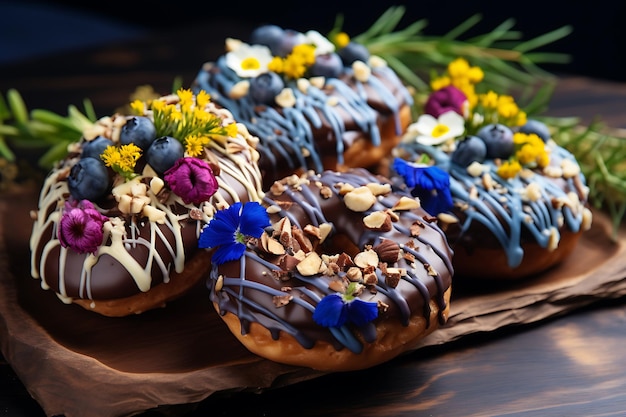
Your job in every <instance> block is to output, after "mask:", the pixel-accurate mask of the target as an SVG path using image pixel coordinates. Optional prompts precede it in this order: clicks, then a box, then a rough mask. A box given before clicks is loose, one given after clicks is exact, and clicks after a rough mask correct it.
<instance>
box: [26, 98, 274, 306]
mask: <svg viewBox="0 0 626 417" xmlns="http://www.w3.org/2000/svg"><path fill="white" fill-rule="evenodd" d="M208 107H209V109H210V111H211V112H213V113H214V114H216V115H219V117H221V118H222V119H223V120H224V124H228V123H232V115H231V114H230V113H229V112H228V111H226V110H224V109H222V108H219V107H218V106H215V105H214V104H213V103H209V105H208ZM115 117H123V116H121V115H116V116H115ZM103 120H104V119H103ZM114 136H115V135H112V138H114ZM84 140H85V139H81V141H80V142H79V143H77V144H76V146H74V148H73V152H72V153H71V155H70V156H68V158H66V159H65V160H63V161H61V162H60V163H59V164H58V165H57V167H56V168H55V169H53V170H52V172H50V174H49V176H48V177H47V178H46V180H45V182H44V185H43V187H42V190H41V193H40V197H39V204H38V211H37V217H36V219H35V221H34V224H33V231H32V235H31V242H30V247H31V254H32V256H31V275H32V276H33V277H34V278H39V279H41V286H42V287H43V288H44V289H51V290H52V291H54V292H55V293H57V295H58V296H59V298H60V299H61V300H62V301H64V302H67V303H69V302H71V301H72V300H73V299H75V298H80V299H87V300H111V299H120V298H126V297H129V296H132V295H135V294H138V293H141V292H147V291H149V290H150V289H151V288H154V287H155V286H156V285H158V284H161V283H168V282H169V281H170V275H171V274H172V273H174V272H176V273H182V272H183V271H184V269H185V263H186V262H187V260H189V259H191V258H192V257H193V256H195V255H196V254H199V255H200V256H201V254H202V252H201V251H204V250H203V249H202V250H201V249H199V248H198V243H197V242H198V237H199V234H200V231H201V229H202V227H203V226H204V225H205V224H206V223H207V222H208V221H209V220H210V219H211V218H212V216H213V214H214V213H215V211H216V210H218V209H220V208H223V207H226V206H228V205H230V204H231V203H233V202H234V201H250V200H254V201H259V200H260V199H261V198H262V195H263V193H262V191H261V176H260V172H259V171H258V168H257V166H256V164H255V163H254V161H255V160H256V159H257V155H256V153H255V152H254V150H253V148H252V147H251V144H250V143H249V141H254V138H252V137H251V136H249V134H248V133H247V132H245V131H242V132H240V133H239V134H238V135H237V136H236V137H228V138H226V139H225V143H224V144H221V143H219V142H218V141H212V142H211V143H210V144H209V145H208V146H207V148H206V154H205V158H206V159H207V160H208V161H210V162H211V163H214V164H216V165H215V166H216V167H218V170H219V174H218V175H217V180H218V183H219V186H220V188H219V190H218V191H217V193H216V194H214V195H213V196H212V197H211V198H210V199H209V200H207V201H205V202H202V203H200V204H198V205H195V204H185V203H184V202H183V201H182V199H181V198H180V197H179V196H177V195H175V194H174V193H172V192H170V191H169V190H167V188H165V189H162V190H160V191H158V192H157V191H154V192H153V191H152V190H151V189H150V188H148V192H147V196H148V197H149V199H150V203H149V204H150V205H152V206H154V207H155V208H156V209H159V210H161V211H163V212H165V214H166V216H165V222H164V223H163V224H160V223H158V222H156V221H152V220H151V219H150V218H148V217H146V216H145V215H130V214H123V213H121V212H120V210H119V209H118V208H117V205H116V204H115V200H114V199H113V197H112V195H108V196H106V197H105V198H103V199H102V200H101V201H95V202H93V203H94V204H95V205H96V207H97V209H98V210H99V211H100V212H101V213H102V214H104V215H106V216H107V217H108V218H109V220H110V222H107V223H105V227H104V230H105V237H104V239H103V242H102V244H101V246H100V247H99V248H98V250H97V251H96V253H94V254H84V253H77V252H75V251H74V250H72V249H71V248H64V247H62V246H61V243H60V241H59V239H58V237H57V227H58V221H59V219H60V216H61V212H62V209H63V206H64V204H65V203H66V202H67V201H68V200H69V198H70V197H69V189H68V186H67V174H68V172H69V170H70V168H71V167H72V166H73V165H74V164H75V163H76V162H77V161H78V159H79V155H80V151H81V148H82V145H83V143H84ZM138 165H140V164H138ZM156 176H157V175H156V174H155V173H154V172H153V171H151V170H150V169H146V170H144V171H143V172H142V173H141V175H140V176H139V177H138V178H137V179H136V180H137V181H141V182H144V183H149V182H150V180H151V179H152V178H154V177H156ZM206 256H210V255H209V254H208V253H207V254H206Z"/></svg>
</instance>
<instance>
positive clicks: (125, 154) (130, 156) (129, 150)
mask: <svg viewBox="0 0 626 417" xmlns="http://www.w3.org/2000/svg"><path fill="white" fill-rule="evenodd" d="M140 157H141V148H139V147H138V146H137V145H135V144H134V143H129V144H128V145H123V146H119V147H117V146H107V147H106V148H105V149H104V151H103V152H102V156H101V158H102V160H103V161H104V164H105V165H106V166H108V167H111V168H112V169H113V171H115V172H117V173H118V174H120V175H122V176H123V177H124V178H126V179H127V180H128V179H131V178H133V177H134V176H136V174H135V171H134V170H135V164H136V163H137V160H138V159H139V158H140Z"/></svg>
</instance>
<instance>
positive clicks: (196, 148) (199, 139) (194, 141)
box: [185, 135, 210, 156]
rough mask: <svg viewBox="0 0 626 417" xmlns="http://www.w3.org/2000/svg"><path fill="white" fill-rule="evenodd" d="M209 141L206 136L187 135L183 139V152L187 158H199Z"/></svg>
mask: <svg viewBox="0 0 626 417" xmlns="http://www.w3.org/2000/svg"><path fill="white" fill-rule="evenodd" d="M209 141H210V139H209V138H208V137H206V136H196V135H189V136H187V139H185V152H186V153H187V154H188V155H189V156H199V155H201V154H202V153H203V152H204V146H205V145H207V144H208V143H209Z"/></svg>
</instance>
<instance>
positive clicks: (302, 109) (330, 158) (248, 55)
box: [191, 25, 413, 189]
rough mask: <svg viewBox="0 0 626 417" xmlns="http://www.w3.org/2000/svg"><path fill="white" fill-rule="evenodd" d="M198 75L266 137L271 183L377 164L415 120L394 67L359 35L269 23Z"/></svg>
mask: <svg viewBox="0 0 626 417" xmlns="http://www.w3.org/2000/svg"><path fill="white" fill-rule="evenodd" d="M226 51H227V52H226V53H225V54H223V55H222V56H220V57H218V58H217V59H216V60H215V61H209V62H206V63H205V64H204V65H203V66H202V67H201V69H200V70H199V72H198V74H197V75H196V77H195V79H194V80H193V82H192V87H191V88H192V90H193V91H200V90H203V91H206V92H208V93H209V94H210V95H211V97H212V100H214V101H215V102H217V103H219V104H220V105H222V106H224V107H226V108H228V109H229V110H230V111H231V112H232V113H233V115H234V116H235V118H236V119H237V120H238V121H240V122H241V123H244V124H245V125H246V126H247V128H248V130H249V131H250V132H251V133H252V134H253V135H254V136H257V137H258V138H259V144H258V146H257V150H258V151H259V153H260V158H259V168H260V170H261V173H262V175H263V178H264V189H267V188H269V187H270V186H271V185H272V183H273V182H274V181H275V180H277V179H280V178H284V177H286V176H289V175H291V174H293V173H296V174H303V173H306V172H307V171H308V170H313V171H315V172H322V171H323V170H327V169H328V170H335V171H341V170H344V169H346V168H350V167H361V168H368V169H371V170H372V171H375V170H376V169H377V166H378V165H379V164H380V163H384V162H385V157H387V156H388V155H389V154H390V152H391V149H393V147H394V146H395V145H397V144H398V143H399V141H400V138H401V135H402V133H403V132H404V130H405V129H406V127H407V126H408V124H409V123H410V122H411V118H412V113H411V112H412V104H413V98H412V94H411V92H410V91H409V90H408V89H407V88H406V87H405V85H404V84H403V83H402V81H401V80H400V79H399V77H398V76H397V75H396V73H395V72H394V71H393V70H392V69H391V68H390V67H389V66H388V65H387V63H386V62H385V61H384V60H383V59H382V58H380V57H378V56H370V54H369V52H368V50H367V48H365V47H364V46H363V45H362V44H358V43H356V42H353V41H352V42H344V43H342V44H341V46H335V45H334V44H333V43H331V41H330V40H329V39H328V38H326V37H324V36H323V35H321V34H320V33H319V32H317V31H308V32H306V33H303V32H298V31H295V30H292V29H283V28H280V27H278V26H276V25H263V26H260V27H258V28H257V29H255V30H254V31H253V32H252V33H251V35H250V39H249V41H248V42H243V41H241V40H238V39H232V38H229V39H227V40H226Z"/></svg>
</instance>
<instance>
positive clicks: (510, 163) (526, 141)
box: [496, 132, 550, 179]
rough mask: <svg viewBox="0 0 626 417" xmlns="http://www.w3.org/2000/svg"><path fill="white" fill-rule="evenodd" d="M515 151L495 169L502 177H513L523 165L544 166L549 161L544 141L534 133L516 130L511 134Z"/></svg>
mask: <svg viewBox="0 0 626 417" xmlns="http://www.w3.org/2000/svg"><path fill="white" fill-rule="evenodd" d="M513 143H514V144H515V153H514V154H513V155H512V156H511V157H510V158H509V159H508V160H507V161H504V162H503V163H502V164H501V165H500V166H499V167H498V169H497V171H496V172H497V174H498V175H499V176H500V177H502V178H504V179H510V178H514V177H515V176H516V175H517V174H518V173H519V172H520V171H521V170H522V168H524V167H527V168H534V167H539V168H545V167H546V166H548V164H549V163H550V154H549V153H548V151H547V150H546V147H545V142H544V141H543V140H542V139H541V138H540V137H539V136H538V135H536V134H535V133H530V134H526V133H522V132H516V133H515V134H514V135H513Z"/></svg>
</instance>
